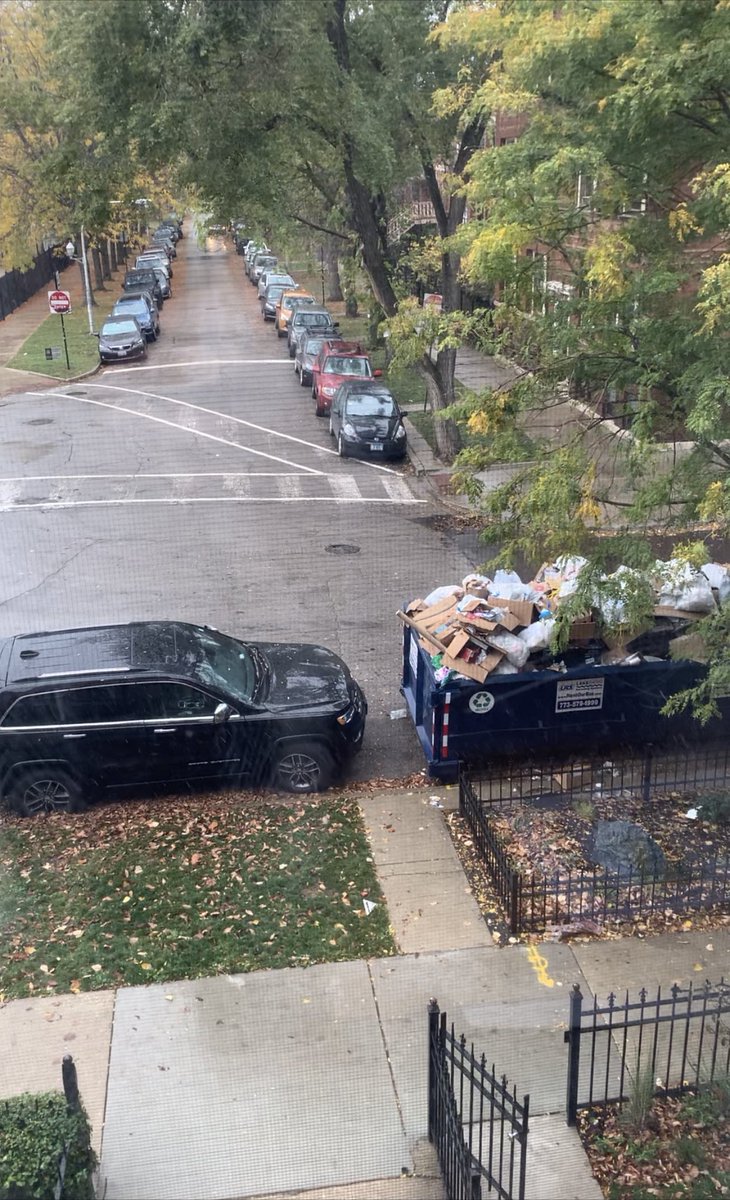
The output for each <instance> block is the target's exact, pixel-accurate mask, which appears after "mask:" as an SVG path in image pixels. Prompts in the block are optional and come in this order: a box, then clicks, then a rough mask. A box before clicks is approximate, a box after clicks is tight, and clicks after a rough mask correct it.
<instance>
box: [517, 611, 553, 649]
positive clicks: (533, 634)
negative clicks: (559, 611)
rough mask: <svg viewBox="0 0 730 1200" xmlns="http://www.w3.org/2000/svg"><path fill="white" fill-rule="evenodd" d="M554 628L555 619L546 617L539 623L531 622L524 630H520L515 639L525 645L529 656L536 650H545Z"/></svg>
mask: <svg viewBox="0 0 730 1200" xmlns="http://www.w3.org/2000/svg"><path fill="white" fill-rule="evenodd" d="M554 628H555V618H554V617H546V618H545V619H544V620H541V621H533V623H532V625H528V626H527V628H526V629H521V630H520V632H519V633H518V634H517V637H518V638H519V639H520V641H521V642H524V643H525V645H526V646H527V649H528V650H529V652H530V654H534V653H535V651H536V650H547V648H548V646H549V645H550V638H551V637H552V632H553V629H554Z"/></svg>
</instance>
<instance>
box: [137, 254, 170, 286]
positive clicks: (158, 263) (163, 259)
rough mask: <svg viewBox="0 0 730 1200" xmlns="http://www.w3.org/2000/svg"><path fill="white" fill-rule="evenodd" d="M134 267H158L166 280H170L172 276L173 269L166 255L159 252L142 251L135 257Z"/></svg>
mask: <svg viewBox="0 0 730 1200" xmlns="http://www.w3.org/2000/svg"><path fill="white" fill-rule="evenodd" d="M134 265H135V267H141V268H144V267H153V268H155V267H159V268H160V269H161V270H162V271H164V272H165V274H166V275H167V278H168V279H172V276H173V274H174V272H173V269H172V263H171V262H170V260H169V258H168V257H167V255H166V254H165V253H164V252H163V251H161V250H160V251H157V250H143V251H142V253H141V254H138V255H137V257H136V259H135V260H134Z"/></svg>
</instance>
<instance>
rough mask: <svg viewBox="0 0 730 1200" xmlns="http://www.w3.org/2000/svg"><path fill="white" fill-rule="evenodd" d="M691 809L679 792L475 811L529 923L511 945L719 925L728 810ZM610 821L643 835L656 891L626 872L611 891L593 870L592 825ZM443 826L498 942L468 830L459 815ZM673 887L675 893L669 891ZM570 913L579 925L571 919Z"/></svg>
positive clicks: (499, 931) (649, 879) (488, 890)
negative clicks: (539, 917)
mask: <svg viewBox="0 0 730 1200" xmlns="http://www.w3.org/2000/svg"><path fill="white" fill-rule="evenodd" d="M699 805H700V801H699V800H697V799H694V800H693V799H692V798H691V797H688V796H686V795H680V794H679V793H667V794H665V795H661V796H656V797H654V798H653V799H652V800H649V801H645V800H642V799H640V798H639V797H638V796H636V795H635V794H631V793H628V792H626V793H622V794H620V795H616V796H601V795H600V794H595V795H587V796H586V797H584V798H573V799H572V800H571V799H568V798H564V797H560V796H550V797H544V798H542V800H536V801H533V802H515V803H514V804H510V803H509V802H508V803H506V804H484V806H483V812H484V814H485V816H486V818H487V821H488V824H489V828H490V833H491V835H492V838H493V840H494V842H495V843H496V844H497V845H498V847H499V853H500V856H501V857H502V859H503V861H505V862H508V864H509V867H510V869H511V871H513V872H515V873H517V874H518V875H519V882H520V889H521V897H522V900H523V902H524V909H523V913H524V914H528V913H529V917H530V918H532V925H530V920H529V919H528V917H527V916H525V920H524V922H523V928H524V929H525V930H526V932H523V933H521V934H520V937H521V938H522V939H523V940H530V939H534V938H535V937H538V938H550V939H562V938H564V937H568V936H602V937H618V936H622V935H625V934H634V935H639V936H643V935H644V934H645V933H647V932H652V933H657V932H661V931H663V930H668V929H678V928H685V929H689V928H708V929H709V928H715V927H723V926H726V925H727V924H728V923H730V915H728V905H727V903H725V904H723V903H722V891H723V887H724V888H725V900H726V901H727V899H728V898H729V896H728V892H727V860H728V856H730V824H728V823H727V812H728V803H727V801H726V800H724V799H723V798H722V797H719V798H713V799H712V800H710V799H706V800H705V803H704V805H703V806H702V807H699ZM693 806H695V807H697V809H698V816H697V818H695V819H693V818H692V817H691V816H687V813H688V812H692V810H693ZM703 808H704V819H703ZM615 821H624V822H628V823H629V824H631V825H632V826H636V827H638V829H639V830H642V831H644V833H646V834H647V835H648V836H649V838H651V839H652V842H653V843H655V844H656V846H657V847H658V849H659V851H660V852H661V854H662V855H663V857H664V867H663V869H662V870H660V871H658V872H657V873H656V879H657V883H656V887H655V885H654V882H653V880H654V872H653V871H651V870H647V871H646V874H645V878H644V879H643V880H642V879H641V874H640V870H639V869H638V868H636V869H635V871H634V874H633V876H632V877H631V880H629V879H628V877H627V876H626V875H624V877H623V882H621V883H620V886H619V880H618V877H617V875H615V874H613V873H611V872H609V871H606V870H604V868H603V867H601V866H597V865H596V863H595V862H594V861H593V859H592V845H593V839H594V835H595V832H596V828H597V826H598V825H599V823H601V822H615ZM447 822H448V825H449V828H450V830H451V834H452V838H453V840H454V844H455V847H456V850H457V853H458V854H459V857H460V859H461V862H462V865H463V866H464V870H465V872H466V874H467V877H468V878H469V881H470V884H471V886H472V891H473V893H474V896H475V898H476V900H477V903H478V904H479V907H480V909H481V911H482V913H483V915H484V917H485V919H486V921H487V923H488V925H489V926H490V928H491V929H492V931H493V934H494V936H495V940H497V941H500V942H504V941H506V940H508V939H509V937H510V930H509V928H508V926H507V913H506V911H505V908H504V906H503V904H502V903H501V902H500V894H499V892H498V890H497V888H496V886H495V884H494V882H493V880H492V877H491V875H490V872H489V871H488V869H487V867H486V865H485V863H484V861H483V858H482V856H481V854H480V853H479V851H478V850H477V848H476V843H475V839H474V836H473V833H472V830H471V828H470V826H469V824H468V823H467V821H466V820H465V819H464V818H463V817H462V816H461V815H460V814H459V813H453V814H450V815H449V816H448V817H447ZM698 864H700V866H699V870H698ZM675 880H678V881H679V882H678V883H677V884H676V886H675V884H674V883H673V882H669V881H675ZM541 909H544V912H545V921H544V928H543V929H541V930H537V929H536V920H535V914H539V912H540V911H541ZM568 910H569V911H568ZM576 912H579V913H580V914H581V918H579V919H576V916H575V914H576ZM583 918H584V919H583ZM511 940H513V941H514V940H516V939H515V938H514V937H512V939H511Z"/></svg>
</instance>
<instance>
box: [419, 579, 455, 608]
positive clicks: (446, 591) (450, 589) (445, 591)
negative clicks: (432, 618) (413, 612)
mask: <svg viewBox="0 0 730 1200" xmlns="http://www.w3.org/2000/svg"><path fill="white" fill-rule="evenodd" d="M463 595H464V589H463V588H462V587H461V586H460V585H459V584H458V583H449V584H446V585H445V586H444V587H437V588H434V590H433V591H432V592H429V594H428V596H426V599H425V600H424V601H423V603H424V604H425V605H426V608H430V607H431V605H432V604H438V603H439V601H440V600H446V599H447V597H448V596H456V597H457V598H461V597H462V596H463Z"/></svg>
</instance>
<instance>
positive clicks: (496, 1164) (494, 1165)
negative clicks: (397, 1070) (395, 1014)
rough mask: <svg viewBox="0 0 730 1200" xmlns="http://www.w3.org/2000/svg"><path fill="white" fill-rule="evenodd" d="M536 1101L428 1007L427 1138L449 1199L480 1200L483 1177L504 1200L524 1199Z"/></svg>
mask: <svg viewBox="0 0 730 1200" xmlns="http://www.w3.org/2000/svg"><path fill="white" fill-rule="evenodd" d="M529 1109H530V1097H529V1096H524V1097H523V1098H522V1100H518V1098H517V1089H516V1088H513V1089H512V1090H511V1091H510V1088H509V1085H508V1083H507V1078H506V1076H504V1075H503V1076H502V1077H501V1078H498V1077H497V1075H496V1074H495V1069H494V1066H492V1069H491V1071H490V1070H488V1069H487V1064H486V1059H485V1056H484V1055H483V1054H482V1056H481V1058H478V1057H477V1056H476V1055H475V1053H474V1046H473V1045H472V1046H471V1047H470V1048H468V1049H467V1044H466V1038H465V1036H464V1035H463V1034H462V1035H461V1037H457V1036H456V1035H455V1033H454V1026H453V1024H452V1025H451V1026H450V1028H447V1024H446V1013H442V1012H439V1006H438V1004H437V1002H436V1001H435V1000H432V1001H431V1002H430V1004H429V1006H428V1137H429V1141H430V1142H431V1143H432V1144H433V1145H434V1146H435V1147H436V1152H437V1155H438V1160H439V1165H440V1167H441V1174H442V1177H443V1180H444V1187H445V1190H446V1195H447V1200H481V1196H482V1179H484V1180H486V1183H487V1188H488V1190H489V1192H494V1194H495V1195H496V1196H498V1197H499V1198H500V1200H524V1195H525V1178H526V1167H527V1135H528V1127H529Z"/></svg>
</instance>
